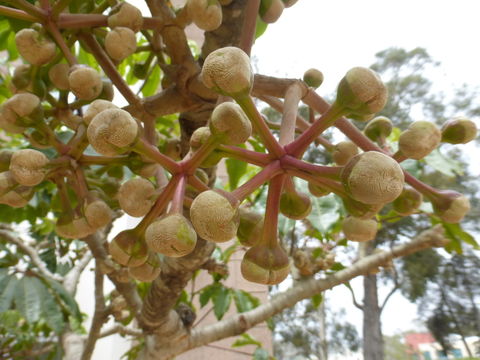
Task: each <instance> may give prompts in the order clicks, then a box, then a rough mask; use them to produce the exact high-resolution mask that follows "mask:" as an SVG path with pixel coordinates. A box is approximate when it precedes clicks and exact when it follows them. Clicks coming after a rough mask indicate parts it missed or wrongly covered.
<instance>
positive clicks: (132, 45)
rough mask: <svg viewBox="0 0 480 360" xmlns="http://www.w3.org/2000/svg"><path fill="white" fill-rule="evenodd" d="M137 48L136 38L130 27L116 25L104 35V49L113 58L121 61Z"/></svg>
mask: <svg viewBox="0 0 480 360" xmlns="http://www.w3.org/2000/svg"><path fill="white" fill-rule="evenodd" d="M136 49H137V39H136V37H135V33H134V32H133V30H132V29H129V28H127V27H122V26H118V27H116V28H114V29H113V30H112V31H109V32H108V34H107V36H105V50H106V51H107V53H108V55H109V56H110V57H111V58H112V59H115V60H118V61H121V60H123V59H125V58H127V57H128V56H130V55H132V54H133V53H134V52H135V50H136Z"/></svg>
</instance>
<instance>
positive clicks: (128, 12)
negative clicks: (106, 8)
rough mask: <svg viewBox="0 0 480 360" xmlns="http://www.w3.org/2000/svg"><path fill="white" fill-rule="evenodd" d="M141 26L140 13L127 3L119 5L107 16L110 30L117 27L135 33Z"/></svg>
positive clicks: (141, 18)
mask: <svg viewBox="0 0 480 360" xmlns="http://www.w3.org/2000/svg"><path fill="white" fill-rule="evenodd" d="M142 25H143V17H142V12H141V11H140V10H139V9H138V8H136V7H135V6H133V5H131V4H129V3H127V2H122V3H119V4H118V5H117V6H116V7H115V8H114V9H113V10H112V12H111V13H110V15H109V16H108V26H109V27H110V28H112V29H113V28H115V27H117V26H124V27H128V28H130V29H131V30H133V31H134V32H137V31H140V29H141V28H142Z"/></svg>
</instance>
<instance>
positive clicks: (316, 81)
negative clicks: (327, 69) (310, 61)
mask: <svg viewBox="0 0 480 360" xmlns="http://www.w3.org/2000/svg"><path fill="white" fill-rule="evenodd" d="M303 81H305V83H306V84H307V85H308V86H311V87H313V88H314V89H316V88H318V87H319V86H320V85H322V83H323V73H322V72H321V71H320V70H317V69H314V68H312V69H308V70H307V71H305V73H304V74H303Z"/></svg>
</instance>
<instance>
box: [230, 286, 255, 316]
mask: <svg viewBox="0 0 480 360" xmlns="http://www.w3.org/2000/svg"><path fill="white" fill-rule="evenodd" d="M233 299H234V300H235V306H236V308H237V311H238V312H239V313H243V312H246V311H249V310H252V309H254V308H256V307H257V306H258V305H260V300H259V299H258V298H256V297H255V296H253V295H252V294H250V293H249V292H247V291H244V290H234V291H233Z"/></svg>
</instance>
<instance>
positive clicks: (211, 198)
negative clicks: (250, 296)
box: [190, 190, 240, 242]
mask: <svg viewBox="0 0 480 360" xmlns="http://www.w3.org/2000/svg"><path fill="white" fill-rule="evenodd" d="M190 219H191V221H192V224H193V227H194V228H195V231H196V232H197V234H198V235H199V236H200V237H201V238H204V239H205V240H208V241H213V242H225V241H228V240H231V239H233V238H234V237H235V235H236V234H237V229H238V225H239V223H240V215H239V212H238V207H237V206H234V205H232V202H231V201H230V200H229V199H227V198H226V197H225V196H224V195H221V194H219V193H218V192H216V191H213V190H207V191H204V192H202V193H201V194H199V195H198V196H197V197H196V198H195V199H194V200H193V202H192V205H191V207H190Z"/></svg>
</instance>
